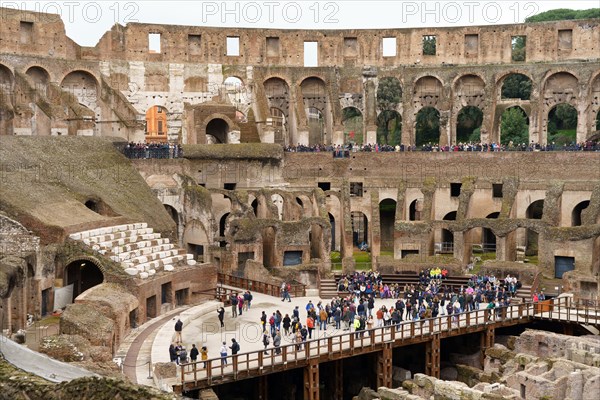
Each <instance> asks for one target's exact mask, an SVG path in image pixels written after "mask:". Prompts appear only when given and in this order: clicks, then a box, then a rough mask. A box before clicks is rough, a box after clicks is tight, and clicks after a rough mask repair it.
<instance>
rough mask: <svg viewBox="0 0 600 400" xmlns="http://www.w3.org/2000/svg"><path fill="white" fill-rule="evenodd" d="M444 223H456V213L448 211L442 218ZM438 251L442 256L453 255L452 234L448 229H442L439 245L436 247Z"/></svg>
mask: <svg viewBox="0 0 600 400" xmlns="http://www.w3.org/2000/svg"><path fill="white" fill-rule="evenodd" d="M443 220H444V221H456V211H450V212H449V213H447V214H446V215H444V218H443ZM437 247H438V249H436V250H437V251H439V252H440V253H442V254H452V253H454V232H452V231H451V230H449V229H446V228H442V229H441V235H440V245H439V246H437Z"/></svg>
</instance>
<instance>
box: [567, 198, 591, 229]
mask: <svg viewBox="0 0 600 400" xmlns="http://www.w3.org/2000/svg"><path fill="white" fill-rule="evenodd" d="M589 205H590V201H589V200H584V201H581V202H579V203H578V204H577V205H576V206H575V207H573V211H571V226H581V225H582V223H581V222H582V221H581V213H582V212H583V210H585V209H586V208H587V207H588V206H589Z"/></svg>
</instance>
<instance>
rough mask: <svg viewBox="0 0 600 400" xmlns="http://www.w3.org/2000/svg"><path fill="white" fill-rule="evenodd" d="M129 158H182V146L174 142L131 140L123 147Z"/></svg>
mask: <svg viewBox="0 0 600 400" xmlns="http://www.w3.org/2000/svg"><path fill="white" fill-rule="evenodd" d="M123 154H125V157H127V158H136V159H138V158H181V157H183V151H182V149H181V146H180V145H178V144H174V143H134V142H130V143H127V145H126V146H125V147H124V148H123Z"/></svg>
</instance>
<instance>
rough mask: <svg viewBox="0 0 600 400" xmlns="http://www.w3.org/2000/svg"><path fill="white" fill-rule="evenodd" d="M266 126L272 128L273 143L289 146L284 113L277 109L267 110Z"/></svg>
mask: <svg viewBox="0 0 600 400" xmlns="http://www.w3.org/2000/svg"><path fill="white" fill-rule="evenodd" d="M267 125H270V126H271V127H273V143H277V144H280V145H282V146H287V145H289V144H291V141H290V137H289V123H288V119H287V117H286V113H285V112H284V111H283V110H282V109H280V108H277V107H271V108H269V117H268V118H267Z"/></svg>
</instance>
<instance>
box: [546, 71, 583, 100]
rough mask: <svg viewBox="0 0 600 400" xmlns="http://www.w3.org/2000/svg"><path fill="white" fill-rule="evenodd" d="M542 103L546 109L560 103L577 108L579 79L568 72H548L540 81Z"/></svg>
mask: <svg viewBox="0 0 600 400" xmlns="http://www.w3.org/2000/svg"><path fill="white" fill-rule="evenodd" d="M542 88H543V89H542V90H543V101H544V106H545V107H546V109H549V108H551V107H553V106H555V105H557V104H560V103H568V104H571V105H572V106H577V97H578V95H579V78H578V77H577V75H576V74H575V73H573V72H571V71H568V70H557V71H548V73H547V74H546V77H545V78H544V79H543V81H542Z"/></svg>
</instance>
